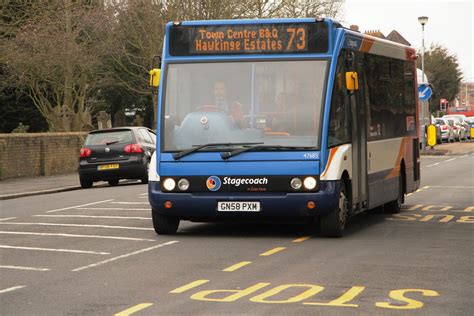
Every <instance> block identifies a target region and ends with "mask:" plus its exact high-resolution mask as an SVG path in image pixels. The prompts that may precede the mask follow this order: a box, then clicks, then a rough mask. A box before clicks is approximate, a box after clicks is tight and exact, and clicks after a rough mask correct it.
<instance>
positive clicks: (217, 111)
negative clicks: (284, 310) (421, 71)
mask: <svg viewBox="0 0 474 316" xmlns="http://www.w3.org/2000/svg"><path fill="white" fill-rule="evenodd" d="M415 60H416V52H415V50H414V49H413V48H411V47H407V46H403V45H401V44H398V43H394V42H390V41H386V40H383V39H378V38H375V37H371V36H368V35H364V34H361V33H359V32H355V31H352V30H349V29H346V28H344V27H342V26H341V25H340V24H339V23H337V22H335V21H333V20H330V19H309V18H307V19H268V20H267V19H264V20H220V21H188V22H173V23H168V24H167V26H166V36H165V40H164V47H163V54H162V64H161V70H154V71H151V74H152V78H151V79H152V80H151V81H152V82H154V85H155V86H159V89H158V113H157V118H158V123H157V131H158V137H157V146H156V148H157V150H156V154H155V156H154V157H153V160H152V162H151V166H150V175H149V180H150V182H149V201H150V204H151V206H152V217H153V225H154V228H155V230H156V232H157V233H158V234H173V233H175V232H176V231H177V229H178V226H179V223H180V221H181V220H190V221H220V220H236V221H237V220H253V221H260V220H283V221H285V220H294V219H301V220H305V221H306V220H308V221H313V220H314V223H318V225H320V229H321V232H322V234H323V235H325V236H330V237H339V236H341V235H342V234H343V232H344V228H345V226H346V222H347V219H348V217H349V216H351V215H353V214H356V213H358V212H362V211H365V210H368V209H372V208H376V207H379V206H383V207H384V208H385V209H386V210H388V211H390V212H397V211H399V210H400V207H401V204H402V203H403V202H404V196H405V194H406V193H409V192H413V191H415V190H417V188H418V187H419V184H420V160H419V150H418V148H419V147H418V144H419V142H418V141H419V139H418V135H417V131H418V128H417V124H418V113H417V94H416V87H417V82H416V67H415ZM158 75H159V76H160V77H159V79H160V80H158V77H157V76H158ZM153 76H155V77H154V78H153Z"/></svg>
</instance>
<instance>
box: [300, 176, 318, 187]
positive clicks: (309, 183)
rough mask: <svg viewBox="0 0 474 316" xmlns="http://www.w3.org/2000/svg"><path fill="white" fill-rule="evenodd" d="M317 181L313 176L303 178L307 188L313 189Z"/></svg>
mask: <svg viewBox="0 0 474 316" xmlns="http://www.w3.org/2000/svg"><path fill="white" fill-rule="evenodd" d="M316 184H317V181H316V179H315V178H313V177H306V178H305V179H304V182H303V185H304V188H305V189H307V190H313V189H314V188H315V187H316Z"/></svg>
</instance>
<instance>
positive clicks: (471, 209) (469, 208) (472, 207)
mask: <svg viewBox="0 0 474 316" xmlns="http://www.w3.org/2000/svg"><path fill="white" fill-rule="evenodd" d="M464 212H474V206H469V207H466V208H465V209H464Z"/></svg>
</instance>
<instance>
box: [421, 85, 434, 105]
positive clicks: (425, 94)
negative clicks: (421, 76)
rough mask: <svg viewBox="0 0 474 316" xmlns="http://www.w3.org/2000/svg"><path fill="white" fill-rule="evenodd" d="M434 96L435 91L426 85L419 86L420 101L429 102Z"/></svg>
mask: <svg viewBox="0 0 474 316" xmlns="http://www.w3.org/2000/svg"><path fill="white" fill-rule="evenodd" d="M432 95H433V90H432V89H431V87H430V86H429V85H427V84H426V83H423V84H420V85H418V99H419V100H420V101H428V100H429V99H430V98H431V96H432Z"/></svg>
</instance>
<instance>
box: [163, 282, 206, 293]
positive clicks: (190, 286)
mask: <svg viewBox="0 0 474 316" xmlns="http://www.w3.org/2000/svg"><path fill="white" fill-rule="evenodd" d="M207 282H209V280H197V281H194V282H191V283H189V284H186V285H183V286H181V287H178V288H177V289H174V290H172V291H170V293H173V294H178V293H183V292H186V291H187V290H190V289H193V288H195V287H197V286H199V285H202V284H204V283H207Z"/></svg>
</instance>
